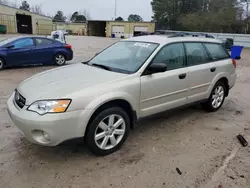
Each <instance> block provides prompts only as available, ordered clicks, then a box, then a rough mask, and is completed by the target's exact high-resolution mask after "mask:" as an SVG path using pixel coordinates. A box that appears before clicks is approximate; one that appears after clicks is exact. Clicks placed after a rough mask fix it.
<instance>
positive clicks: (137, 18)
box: [128, 14, 143, 22]
mask: <svg viewBox="0 0 250 188" xmlns="http://www.w3.org/2000/svg"><path fill="white" fill-rule="evenodd" d="M128 21H130V22H142V21H143V19H142V17H141V16H139V15H137V14H130V15H129V17H128Z"/></svg>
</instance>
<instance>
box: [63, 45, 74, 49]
mask: <svg viewBox="0 0 250 188" xmlns="http://www.w3.org/2000/svg"><path fill="white" fill-rule="evenodd" d="M64 47H65V48H69V49H71V48H72V46H71V45H69V44H65V45H64Z"/></svg>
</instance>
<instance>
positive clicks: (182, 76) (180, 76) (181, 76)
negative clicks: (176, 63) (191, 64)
mask: <svg viewBox="0 0 250 188" xmlns="http://www.w3.org/2000/svg"><path fill="white" fill-rule="evenodd" d="M186 76H187V74H186V73H184V74H180V75H179V78H180V79H181V80H182V79H185V78H186Z"/></svg>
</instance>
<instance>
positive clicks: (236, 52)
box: [231, 46, 244, 59]
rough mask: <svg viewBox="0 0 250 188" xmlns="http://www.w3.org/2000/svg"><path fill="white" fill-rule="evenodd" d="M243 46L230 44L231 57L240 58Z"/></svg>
mask: <svg viewBox="0 0 250 188" xmlns="http://www.w3.org/2000/svg"><path fill="white" fill-rule="evenodd" d="M243 48H244V46H232V48H231V57H232V58H233V59H240V58H241V52H242V49H243Z"/></svg>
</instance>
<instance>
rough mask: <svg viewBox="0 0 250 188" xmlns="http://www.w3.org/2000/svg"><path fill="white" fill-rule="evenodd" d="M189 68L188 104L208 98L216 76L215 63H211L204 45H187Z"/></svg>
mask: <svg viewBox="0 0 250 188" xmlns="http://www.w3.org/2000/svg"><path fill="white" fill-rule="evenodd" d="M185 47H186V53H187V66H188V72H189V73H188V102H189V103H193V102H196V101H199V100H203V99H205V98H206V97H207V93H208V90H209V87H210V86H211V84H212V81H213V79H214V77H215V76H216V67H215V63H213V62H211V59H210V58H209V55H208V54H207V52H206V50H205V48H204V46H203V44H202V43H185Z"/></svg>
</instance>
